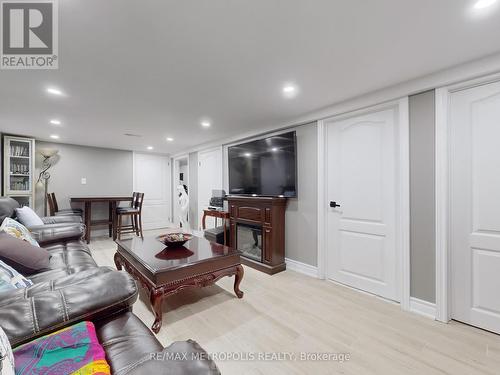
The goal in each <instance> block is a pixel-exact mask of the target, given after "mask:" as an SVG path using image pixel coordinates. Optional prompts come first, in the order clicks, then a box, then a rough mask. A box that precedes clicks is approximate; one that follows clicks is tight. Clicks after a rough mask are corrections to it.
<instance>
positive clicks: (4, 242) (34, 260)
mask: <svg viewBox="0 0 500 375" xmlns="http://www.w3.org/2000/svg"><path fill="white" fill-rule="evenodd" d="M0 260H2V261H4V262H5V263H7V264H8V265H9V266H11V267H14V268H15V269H16V270H17V271H18V272H21V273H23V274H26V275H29V274H31V273H33V272H36V271H38V270H41V269H44V268H47V267H48V266H49V253H48V252H47V250H45V249H42V248H41V247H38V246H33V245H32V244H30V243H28V242H26V241H23V240H20V239H18V238H16V237H13V236H11V235H9V234H7V233H5V232H3V231H0Z"/></svg>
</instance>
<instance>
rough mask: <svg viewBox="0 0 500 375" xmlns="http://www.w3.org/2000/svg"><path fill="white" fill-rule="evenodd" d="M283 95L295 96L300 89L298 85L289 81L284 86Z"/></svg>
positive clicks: (287, 96)
mask: <svg viewBox="0 0 500 375" xmlns="http://www.w3.org/2000/svg"><path fill="white" fill-rule="evenodd" d="M282 91H283V95H284V96H285V97H286V98H293V97H294V96H296V95H297V92H298V91H299V90H298V89H297V86H296V85H294V84H291V83H287V84H285V85H284V86H283V89H282Z"/></svg>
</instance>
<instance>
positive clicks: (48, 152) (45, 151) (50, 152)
mask: <svg viewBox="0 0 500 375" xmlns="http://www.w3.org/2000/svg"><path fill="white" fill-rule="evenodd" d="M38 152H39V153H40V154H41V155H42V156H44V157H46V158H50V157H52V156H54V155H57V153H58V152H59V150H56V149H55V148H39V149H38Z"/></svg>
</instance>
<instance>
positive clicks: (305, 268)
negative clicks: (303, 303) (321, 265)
mask: <svg viewBox="0 0 500 375" xmlns="http://www.w3.org/2000/svg"><path fill="white" fill-rule="evenodd" d="M285 263H286V268H287V270H290V271H295V272H298V273H302V274H304V275H306V276H310V277H314V278H316V279H317V278H318V267H314V266H311V265H310V264H306V263H302V262H299V261H297V260H293V259H289V258H285Z"/></svg>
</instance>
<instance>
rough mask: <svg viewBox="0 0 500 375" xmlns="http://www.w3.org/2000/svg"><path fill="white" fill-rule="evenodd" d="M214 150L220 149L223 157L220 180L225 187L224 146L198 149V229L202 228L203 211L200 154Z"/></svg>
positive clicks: (222, 186)
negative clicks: (201, 209)
mask: <svg viewBox="0 0 500 375" xmlns="http://www.w3.org/2000/svg"><path fill="white" fill-rule="evenodd" d="M213 151H218V152H219V153H220V157H221V166H220V167H221V180H220V186H221V189H223V188H224V150H223V146H222V145H220V146H217V147H211V148H207V149H203V150H200V151H198V166H197V168H198V178H197V183H198V189H197V194H198V197H197V199H196V201H197V205H196V214H197V215H198V229H199V230H201V224H202V223H201V211H200V208H201V206H202V205H201V202H200V198H199V197H200V154H204V153H208V152H213Z"/></svg>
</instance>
